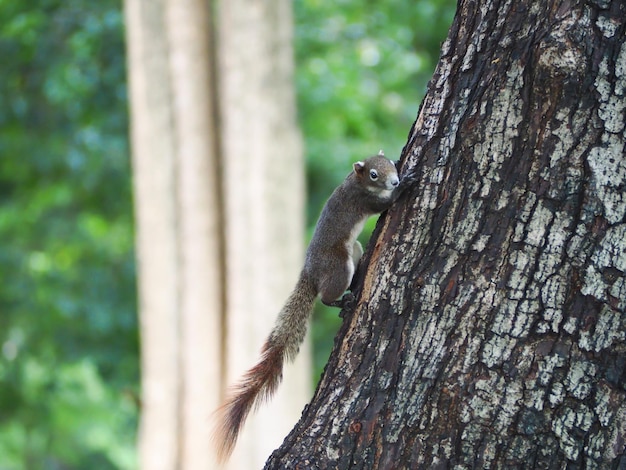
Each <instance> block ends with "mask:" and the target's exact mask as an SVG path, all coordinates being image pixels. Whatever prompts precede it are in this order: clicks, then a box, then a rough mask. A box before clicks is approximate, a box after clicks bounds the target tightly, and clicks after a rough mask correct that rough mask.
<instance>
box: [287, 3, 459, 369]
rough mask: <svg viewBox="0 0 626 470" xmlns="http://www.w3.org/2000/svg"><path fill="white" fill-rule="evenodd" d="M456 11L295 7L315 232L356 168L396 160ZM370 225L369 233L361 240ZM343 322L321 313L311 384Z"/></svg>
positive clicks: (410, 6) (416, 6) (441, 6)
mask: <svg viewBox="0 0 626 470" xmlns="http://www.w3.org/2000/svg"><path fill="white" fill-rule="evenodd" d="M455 9H456V2H455V1H452V0H422V1H416V2H406V1H404V0H388V1H386V2H374V1H371V0H370V1H365V2H363V1H356V0H340V1H338V2H325V1H322V0H297V1H296V2H295V16H296V62H297V71H296V81H297V87H298V99H299V101H298V106H299V112H300V123H301V126H302V130H303V134H304V136H305V143H306V156H307V163H308V170H309V172H308V175H309V179H308V183H309V195H310V203H309V209H308V220H309V224H310V227H311V229H312V227H313V225H314V223H315V220H316V219H317V215H318V214H319V211H320V209H321V206H322V205H323V203H324V201H325V200H326V198H327V197H328V195H329V194H330V193H331V192H332V190H333V188H334V187H335V186H336V185H337V184H339V183H340V182H341V180H342V179H343V178H344V176H345V175H346V174H347V173H348V171H349V170H350V168H351V166H350V165H351V163H352V162H353V161H356V160H358V159H361V158H364V157H367V156H369V155H372V154H375V153H377V152H378V150H380V149H383V150H384V151H385V154H386V155H387V157H389V158H391V159H393V160H396V159H398V158H399V156H400V152H401V149H402V147H403V146H404V144H405V143H406V139H407V135H408V133H409V130H410V128H411V125H412V123H413V121H414V120H415V117H416V116H417V110H418V107H419V103H420V101H421V99H422V97H423V95H424V93H425V91H426V85H427V83H428V80H430V77H431V76H432V73H433V71H434V68H435V66H436V63H437V60H438V58H439V49H440V45H441V43H442V42H443V40H444V39H445V37H446V34H447V31H448V28H449V27H450V24H451V22H452V18H453V16H454V12H455ZM373 225H374V221H371V222H370V223H369V224H368V226H367V227H366V230H365V231H364V233H365V236H364V237H363V238H364V239H365V240H367V238H368V234H369V233H370V232H371V229H372V227H373ZM340 323H341V321H340V320H339V319H338V318H337V310H336V309H327V308H324V307H321V306H320V307H319V308H318V311H317V312H316V317H315V322H314V327H313V334H314V345H315V347H314V350H315V365H316V372H315V374H316V376H315V377H318V376H319V373H320V372H321V369H322V368H323V366H324V364H325V363H326V362H327V359H328V354H329V351H330V349H331V347H332V340H333V338H334V336H335V332H336V331H337V328H338V326H339V324H340Z"/></svg>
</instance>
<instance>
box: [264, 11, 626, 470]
mask: <svg viewBox="0 0 626 470" xmlns="http://www.w3.org/2000/svg"><path fill="white" fill-rule="evenodd" d="M625 20H626V6H625V3H624V2H623V1H614V2H604V1H592V2H561V1H546V2H537V1H532V0H525V1H517V2H498V1H494V0H482V1H480V2H470V1H461V2H460V3H459V5H458V11H457V16H456V18H455V20H454V23H453V26H452V28H451V30H450V33H449V36H448V39H447V40H446V41H445V43H444V45H443V48H442V56H441V59H440V62H439V65H438V67H437V70H436V72H435V75H434V77H433V79H432V81H431V83H430V86H429V90H428V93H427V96H426V98H425V100H424V102H423V104H422V107H421V109H420V112H419V114H418V117H417V120H416V122H415V124H414V126H413V129H412V131H411V133H410V136H409V142H408V144H407V146H406V147H405V151H404V155H403V157H404V167H405V168H414V169H415V170H416V171H417V173H418V175H419V184H418V185H416V186H415V187H414V188H413V190H412V192H411V193H410V194H408V195H407V197H406V198H404V199H402V200H401V201H400V202H399V203H398V204H397V205H396V206H395V207H394V208H392V209H391V210H390V211H389V213H388V214H387V215H386V216H385V217H384V218H382V219H381V221H380V222H379V225H378V229H377V232H376V234H377V236H376V239H375V241H374V243H372V244H371V245H370V247H369V249H368V251H367V253H366V257H367V258H366V272H365V270H362V271H361V272H360V276H361V278H360V283H359V285H358V288H357V294H358V297H359V303H358V306H357V308H356V310H355V312H354V313H352V314H348V313H346V318H345V321H344V324H343V326H342V328H341V331H340V333H339V339H338V340H337V342H336V347H335V349H334V351H333V354H332V356H331V359H330V362H329V364H328V366H327V369H326V372H325V374H324V376H323V377H322V380H321V383H320V385H319V386H318V389H317V391H316V393H315V396H314V398H313V401H312V403H311V404H310V406H309V407H308V408H307V410H306V412H305V413H304V415H303V417H302V419H301V421H300V422H299V424H298V425H297V426H296V428H295V429H294V430H293V431H292V433H291V434H290V435H289V436H288V438H287V439H286V441H285V443H284V444H283V446H281V447H280V448H279V449H278V450H277V451H275V453H274V454H273V455H272V457H271V458H270V460H269V461H268V463H267V465H266V468H272V469H283V468H303V469H304V468H379V469H391V468H393V469H415V468H451V467H453V466H454V467H455V468H456V466H458V468H502V469H504V468H507V469H508V468H555V469H556V468H559V469H560V468H566V467H567V468H625V467H626V458H625V457H624V450H625V449H624V446H625V443H626V401H625V397H626V360H625V357H626V333H625V331H626V313H625V309H626V276H625V272H626V258H625V253H626V200H625V199H624V187H625V185H626V157H625V154H626V149H625V141H626V130H625V129H626V126H625V121H626V43H625V37H626V29H625V24H624V21H625Z"/></svg>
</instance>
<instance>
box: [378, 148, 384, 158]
mask: <svg viewBox="0 0 626 470" xmlns="http://www.w3.org/2000/svg"><path fill="white" fill-rule="evenodd" d="M378 155H379V156H380V157H384V156H385V152H383V149H380V150H379V151H378Z"/></svg>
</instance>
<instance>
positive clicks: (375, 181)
mask: <svg viewBox="0 0 626 470" xmlns="http://www.w3.org/2000/svg"><path fill="white" fill-rule="evenodd" d="M353 168H354V173H355V175H356V178H357V180H358V181H359V183H361V185H363V187H364V188H365V189H366V190H367V191H369V192H371V193H374V194H377V195H380V196H381V197H389V196H391V193H392V192H393V190H394V189H395V188H396V186H398V184H400V178H398V170H396V166H395V165H394V163H393V162H392V161H391V160H389V159H388V158H386V157H385V156H384V155H383V153H382V151H381V152H380V153H379V154H378V155H376V156H374V157H370V158H368V159H367V160H364V161H362V162H356V163H355V164H354V165H353Z"/></svg>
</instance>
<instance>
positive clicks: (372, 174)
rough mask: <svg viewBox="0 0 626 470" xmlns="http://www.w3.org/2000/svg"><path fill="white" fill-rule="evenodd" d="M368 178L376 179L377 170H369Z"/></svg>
mask: <svg viewBox="0 0 626 470" xmlns="http://www.w3.org/2000/svg"><path fill="white" fill-rule="evenodd" d="M370 179H371V180H372V181H376V180H377V179H378V172H377V171H376V170H370Z"/></svg>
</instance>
